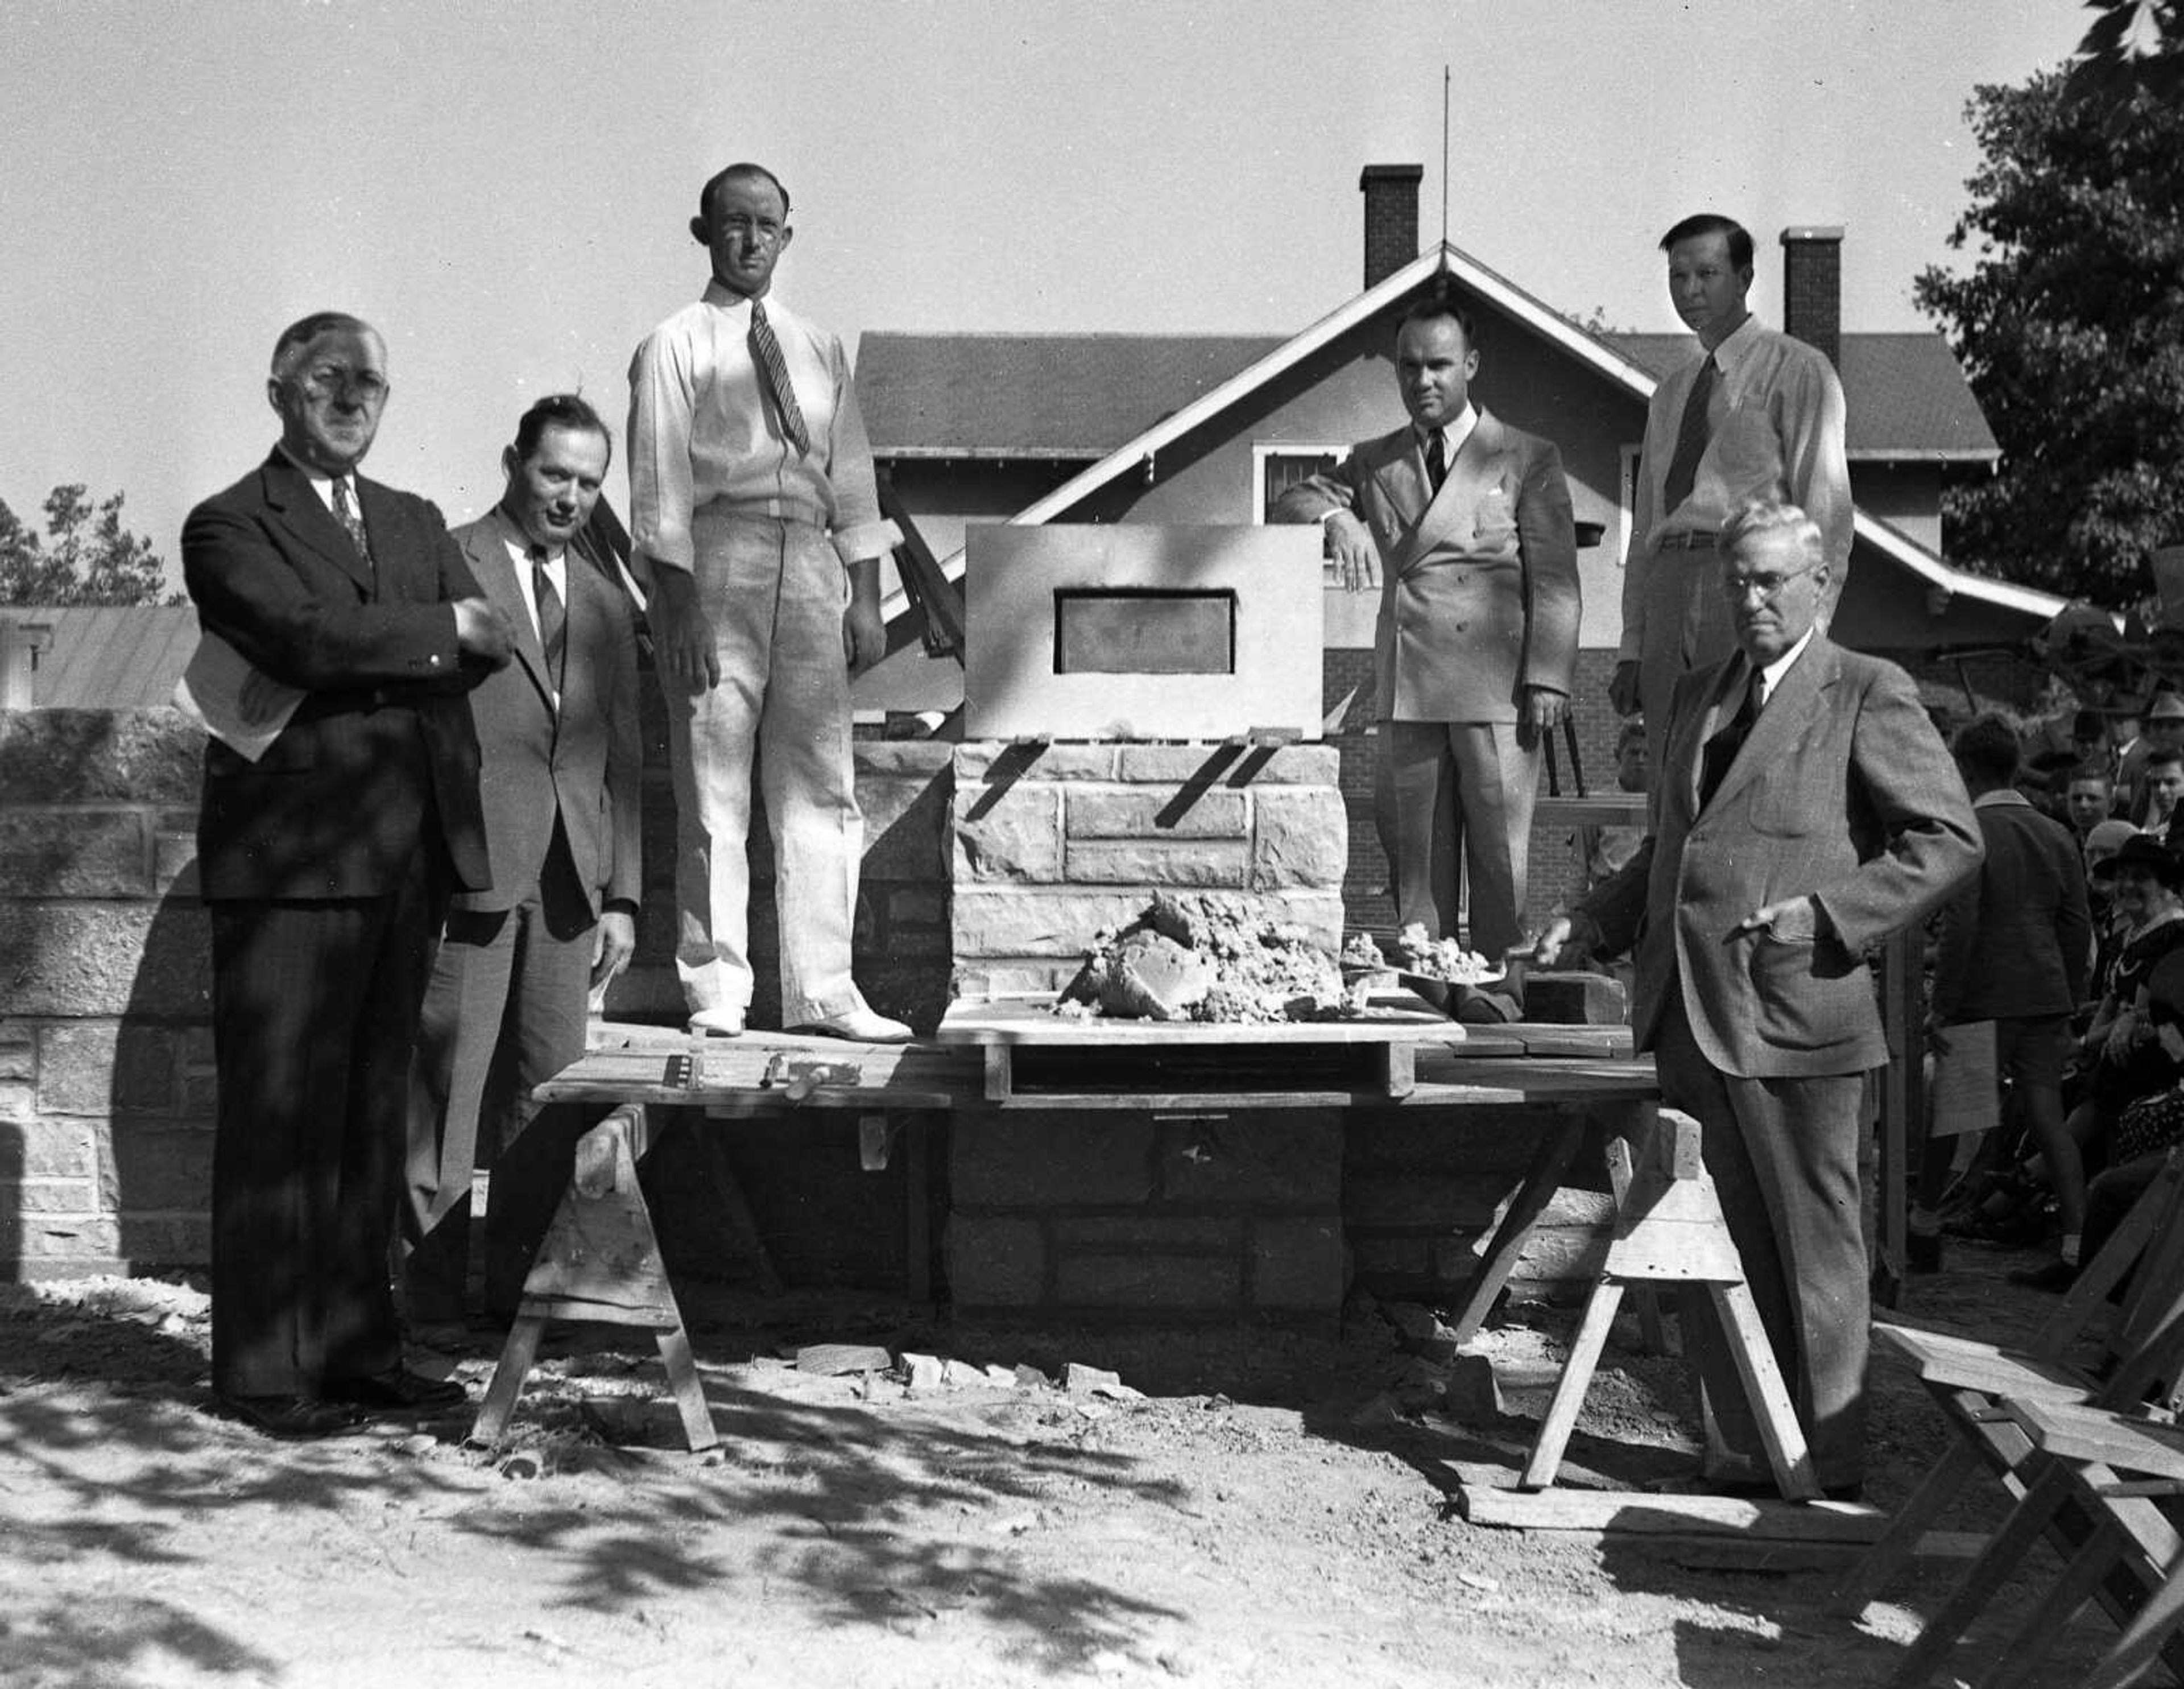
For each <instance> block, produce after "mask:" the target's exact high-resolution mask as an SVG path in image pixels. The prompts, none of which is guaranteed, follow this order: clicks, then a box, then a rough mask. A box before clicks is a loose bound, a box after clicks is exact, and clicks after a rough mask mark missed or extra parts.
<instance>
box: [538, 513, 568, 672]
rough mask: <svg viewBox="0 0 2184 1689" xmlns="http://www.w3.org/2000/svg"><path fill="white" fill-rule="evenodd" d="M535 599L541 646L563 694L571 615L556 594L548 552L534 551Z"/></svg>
mask: <svg viewBox="0 0 2184 1689" xmlns="http://www.w3.org/2000/svg"><path fill="white" fill-rule="evenodd" d="M531 596H532V599H533V600H534V601H535V602H536V603H537V604H538V643H539V644H541V645H542V646H543V647H544V648H545V650H546V672H547V673H548V674H549V676H551V677H552V678H553V682H554V692H555V693H556V694H559V693H560V690H561V655H562V653H563V652H564V651H565V650H566V649H568V644H569V613H568V611H567V610H565V609H564V608H563V607H562V604H561V594H559V593H557V592H555V591H554V577H552V576H551V575H549V574H548V573H547V572H546V548H545V547H544V546H543V545H534V546H532V548H531Z"/></svg>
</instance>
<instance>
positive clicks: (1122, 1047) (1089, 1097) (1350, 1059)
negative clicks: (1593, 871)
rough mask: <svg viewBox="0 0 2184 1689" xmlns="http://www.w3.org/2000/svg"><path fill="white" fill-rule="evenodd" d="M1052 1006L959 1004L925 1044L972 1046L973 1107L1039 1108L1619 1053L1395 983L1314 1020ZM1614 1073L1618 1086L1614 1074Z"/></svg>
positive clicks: (1291, 1087)
mask: <svg viewBox="0 0 2184 1689" xmlns="http://www.w3.org/2000/svg"><path fill="white" fill-rule="evenodd" d="M1054 1003H1055V998H1054V996H1053V995H1051V994H1044V993H1042V994H1037V995H1024V996H1013V997H993V998H965V999H961V1000H959V1001H956V1003H954V1004H952V1005H950V1007H949V1009H948V1012H947V1013H946V1015H945V1016H944V1017H943V1019H942V1021H941V1023H940V1028H939V1032H938V1033H937V1034H935V1037H936V1039H937V1041H938V1042H939V1044H941V1045H944V1046H946V1047H951V1048H975V1049H976V1050H977V1051H979V1053H980V1055H981V1056H982V1058H983V1063H984V1084H983V1097H984V1100H985V1101H988V1102H989V1103H993V1104H995V1105H997V1106H998V1105H1006V1104H1009V1103H1011V1102H1019V1103H1022V1104H1025V1105H1029V1104H1033V1103H1036V1104H1037V1105H1038V1106H1043V1107H1095V1106H1104V1107H1109V1108H1112V1107H1117V1106H1130V1105H1131V1104H1132V1103H1137V1104H1139V1105H1141V1106H1154V1107H1168V1106H1174V1107H1184V1106H1190V1105H1191V1104H1193V1103H1194V1102H1203V1101H1207V1100H1208V1099H1209V1098H1217V1099H1218V1100H1219V1101H1221V1102H1222V1103H1223V1104H1224V1105H1225V1106H1232V1107H1279V1106H1345V1105H1349V1104H1354V1103H1374V1102H1391V1101H1407V1100H1409V1099H1410V1098H1412V1097H1413V1096H1414V1095H1417V1094H1418V1088H1419V1084H1420V1066H1419V1064H1420V1063H1421V1062H1429V1061H1433V1062H1440V1061H1444V1060H1446V1059H1450V1058H1453V1059H1455V1060H1457V1061H1462V1062H1470V1061H1473V1060H1480V1059H1485V1060H1492V1059H1495V1058H1497V1057H1498V1058H1502V1059H1504V1060H1507V1059H1510V1058H1517V1059H1527V1058H1530V1057H1533V1056H1546V1057H1554V1056H1563V1057H1575V1058H1580V1059H1583V1058H1587V1057H1593V1058H1602V1059H1612V1058H1613V1057H1616V1056H1629V1055H1630V1048H1631V1041H1630V1028H1627V1027H1570V1026H1546V1025H1535V1024H1530V1023H1512V1024H1509V1025H1505V1026H1490V1027H1479V1026H1468V1025H1464V1024H1463V1023H1458V1022H1455V1021H1451V1020H1450V1019H1448V1018H1447V1017H1446V1016H1444V1015H1443V1014H1442V1013H1441V1012H1440V1011H1439V1010H1437V1009H1435V1008H1434V1007H1432V1006H1430V1005H1429V1004H1428V1003H1426V1002H1425V1001H1424V1000H1423V999H1421V998H1419V997H1418V996H1417V995H1415V994H1414V993H1412V992H1409V991H1405V990H1401V989H1390V990H1387V991H1384V992H1381V993H1379V994H1377V995H1375V996H1374V997H1373V999H1372V1001H1371V1006H1369V1007H1368V1009H1367V1010H1366V1011H1365V1012H1363V1013H1362V1014H1359V1015H1357V1016H1354V1017H1346V1018H1343V1019H1340V1020H1327V1021H1282V1022H1271V1023H1206V1022H1197V1021H1140V1020H1124V1019H1118V1018H1114V1017H1106V1016H1091V1017H1082V1018H1078V1017H1070V1016H1064V1015H1057V1014H1056V1013H1055V1012H1054ZM1435 1073H1436V1078H1437V1080H1438V1082H1439V1083H1440V1084H1442V1085H1452V1086H1453V1087H1454V1088H1457V1089H1463V1090H1469V1089H1471V1088H1472V1086H1473V1084H1474V1082H1473V1081H1471V1080H1469V1079H1468V1078H1464V1077H1457V1076H1451V1075H1448V1074H1446V1073H1445V1071H1444V1070H1441V1069H1438V1068H1437V1069H1435ZM1628 1079H1629V1075H1628V1071H1627V1069H1626V1070H1625V1073H1624V1082H1625V1083H1626V1084H1627V1083H1628ZM1530 1095H1531V1093H1530V1092H1529V1090H1527V1091H1525V1092H1524V1095H1521V1096H1519V1097H1518V1098H1517V1099H1515V1100H1518V1101H1523V1100H1526V1099H1527V1098H1529V1097H1530ZM1438 1100H1440V1101H1458V1100H1461V1101H1486V1100H1487V1099H1485V1098H1484V1097H1481V1096H1478V1095H1467V1096H1465V1097H1463V1098H1462V1099H1457V1098H1450V1097H1442V1098H1440V1099H1438Z"/></svg>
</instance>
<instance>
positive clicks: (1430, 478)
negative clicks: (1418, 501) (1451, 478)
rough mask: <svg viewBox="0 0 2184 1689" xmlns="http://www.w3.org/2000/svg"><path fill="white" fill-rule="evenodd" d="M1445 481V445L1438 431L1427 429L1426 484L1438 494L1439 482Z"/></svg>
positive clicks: (1446, 465) (1446, 451) (1446, 475)
mask: <svg viewBox="0 0 2184 1689" xmlns="http://www.w3.org/2000/svg"><path fill="white" fill-rule="evenodd" d="M1447 479H1448V447H1447V444H1446V443H1445V442H1444V441H1443V440H1442V438H1441V432H1440V429H1438V428H1429V429H1428V430H1427V431H1426V484H1427V485H1428V486H1429V487H1430V488H1432V489H1433V490H1434V491H1435V493H1439V492H1440V484H1441V482H1444V481H1446V480H1447Z"/></svg>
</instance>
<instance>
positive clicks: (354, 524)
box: [334, 476, 371, 565]
mask: <svg viewBox="0 0 2184 1689" xmlns="http://www.w3.org/2000/svg"><path fill="white" fill-rule="evenodd" d="M334 520H335V521H337V522H339V523H340V524H341V525H342V528H343V532H346V533H347V534H348V543H350V544H351V545H354V547H355V548H356V555H358V556H359V557H361V558H362V559H364V560H365V563H366V564H367V565H369V564H370V562H371V542H370V540H369V539H367V538H365V532H364V516H363V515H362V513H361V512H360V511H359V510H358V509H357V508H356V500H355V499H352V498H350V497H349V495H348V482H347V481H345V480H343V478H342V477H340V476H336V477H334Z"/></svg>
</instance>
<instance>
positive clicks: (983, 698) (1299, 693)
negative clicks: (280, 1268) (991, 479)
mask: <svg viewBox="0 0 2184 1689" xmlns="http://www.w3.org/2000/svg"><path fill="white" fill-rule="evenodd" d="M965 539H966V541H967V543H966V547H965V551H966V559H965V562H966V567H965V571H964V577H963V587H964V602H963V610H964V621H965V628H966V633H965V639H964V651H963V710H964V723H963V726H964V733H965V734H966V736H967V737H968V738H971V739H1039V738H1051V739H1227V738H1230V737H1232V736H1234V735H1237V734H1241V733H1251V732H1253V731H1256V730H1258V729H1262V728H1268V729H1278V730H1283V731H1288V732H1293V733H1296V734H1298V735H1299V736H1301V737H1302V738H1304V739H1318V737H1319V736H1320V731H1321V728H1320V712H1321V711H1322V710H1323V708H1324V707H1325V705H1324V703H1323V700H1322V698H1321V696H1320V652H1321V648H1322V644H1323V632H1324V623H1323V615H1322V606H1323V600H1324V597H1325V594H1324V592H1323V583H1322V574H1321V567H1320V543H1321V534H1320V531H1319V528H1318V526H1317V525H1315V524H1304V525H1299V526H1296V527H1245V526H1243V525H1241V524H1238V525H1235V526H1214V525H1205V526H1198V525H1190V524H1167V523H1161V524H1155V523H1150V522H1144V523H1140V522H1112V523H1104V522H1103V523H1084V524H1073V523H1048V524H1045V525H1042V526H1032V525H1028V524H1027V525H1023V526H1017V525H1015V524H1011V523H1002V524H996V525H994V526H990V527H989V526H985V525H974V526H972V528H971V529H970V530H969V532H967V534H966V535H965Z"/></svg>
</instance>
